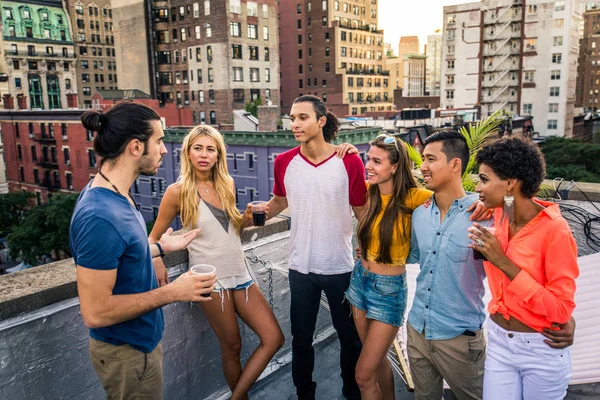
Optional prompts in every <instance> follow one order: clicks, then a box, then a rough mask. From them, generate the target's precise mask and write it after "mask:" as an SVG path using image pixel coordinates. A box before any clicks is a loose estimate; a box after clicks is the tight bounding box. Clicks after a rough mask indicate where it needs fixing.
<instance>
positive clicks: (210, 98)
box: [208, 89, 215, 104]
mask: <svg viewBox="0 0 600 400" xmlns="http://www.w3.org/2000/svg"><path fill="white" fill-rule="evenodd" d="M208 102H209V103H210V104H214V102H215V91H214V90H212V89H211V90H209V91H208Z"/></svg>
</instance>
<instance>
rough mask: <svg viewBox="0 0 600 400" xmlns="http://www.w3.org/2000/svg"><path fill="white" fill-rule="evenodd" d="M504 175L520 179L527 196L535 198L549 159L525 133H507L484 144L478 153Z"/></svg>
mask: <svg viewBox="0 0 600 400" xmlns="http://www.w3.org/2000/svg"><path fill="white" fill-rule="evenodd" d="M476 160H477V163H478V164H479V165H481V164H485V165H487V166H488V167H490V168H491V169H492V170H493V171H494V173H495V174H496V175H498V176H499V177H500V178H501V179H511V178H512V179H518V180H519V181H520V182H521V193H522V194H523V196H526V197H529V198H532V197H533V196H535V195H536V194H537V192H538V191H539V190H540V185H541V184H542V181H543V180H544V177H545V176H546V162H545V161H544V156H543V155H542V152H541V151H540V149H539V148H538V146H537V145H536V144H535V143H533V142H531V141H528V140H526V139H524V138H521V137H505V138H502V139H499V140H496V141H494V142H492V143H490V144H488V145H486V146H484V147H483V148H482V149H481V150H480V151H479V152H478V153H477V157H476Z"/></svg>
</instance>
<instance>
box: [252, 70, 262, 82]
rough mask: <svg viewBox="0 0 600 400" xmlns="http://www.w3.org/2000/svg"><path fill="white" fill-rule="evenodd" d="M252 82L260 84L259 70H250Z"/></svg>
mask: <svg viewBox="0 0 600 400" xmlns="http://www.w3.org/2000/svg"><path fill="white" fill-rule="evenodd" d="M250 82H260V72H259V69H258V68H250Z"/></svg>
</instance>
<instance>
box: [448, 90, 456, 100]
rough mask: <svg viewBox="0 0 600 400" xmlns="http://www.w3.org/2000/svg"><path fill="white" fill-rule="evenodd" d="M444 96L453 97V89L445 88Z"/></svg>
mask: <svg viewBox="0 0 600 400" xmlns="http://www.w3.org/2000/svg"><path fill="white" fill-rule="evenodd" d="M446 98H447V99H453V98H454V90H446Z"/></svg>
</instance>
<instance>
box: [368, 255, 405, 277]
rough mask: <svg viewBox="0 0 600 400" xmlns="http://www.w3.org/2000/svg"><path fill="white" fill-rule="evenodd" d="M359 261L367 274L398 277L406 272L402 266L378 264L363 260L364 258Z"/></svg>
mask: <svg viewBox="0 0 600 400" xmlns="http://www.w3.org/2000/svg"><path fill="white" fill-rule="evenodd" d="M361 261H362V265H363V267H364V268H365V269H366V270H368V271H369V272H372V273H374V274H378V275H389V276H398V275H402V274H403V273H404V272H406V266H405V265H404V264H402V265H390V264H380V263H378V262H375V261H369V260H365V259H364V258H361Z"/></svg>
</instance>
